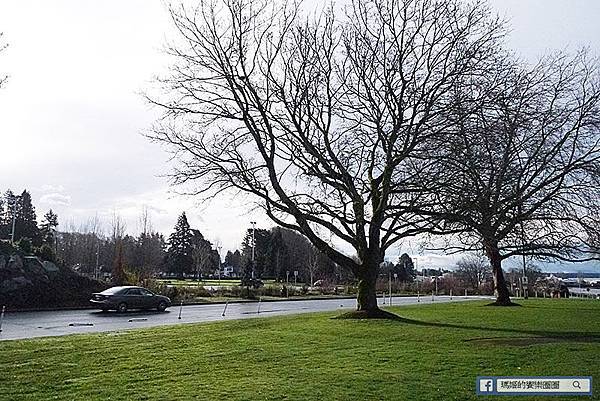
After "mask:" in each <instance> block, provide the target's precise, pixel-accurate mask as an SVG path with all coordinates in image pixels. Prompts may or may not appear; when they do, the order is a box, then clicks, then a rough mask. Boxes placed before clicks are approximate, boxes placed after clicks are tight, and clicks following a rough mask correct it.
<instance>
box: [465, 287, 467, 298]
mask: <svg viewBox="0 0 600 401" xmlns="http://www.w3.org/2000/svg"><path fill="white" fill-rule="evenodd" d="M466 297H467V289H466V288H465V298H466Z"/></svg>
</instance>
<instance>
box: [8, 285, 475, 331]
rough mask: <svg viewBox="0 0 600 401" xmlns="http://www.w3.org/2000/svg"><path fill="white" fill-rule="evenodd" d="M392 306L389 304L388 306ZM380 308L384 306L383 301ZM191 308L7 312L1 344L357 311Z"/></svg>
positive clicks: (400, 300) (345, 302)
mask: <svg viewBox="0 0 600 401" xmlns="http://www.w3.org/2000/svg"><path fill="white" fill-rule="evenodd" d="M473 299H481V297H471V296H469V297H464V296H459V297H456V296H455V297H453V299H452V300H450V297H447V296H438V297H435V301H434V302H459V301H465V300H473ZM418 301H420V303H421V304H428V303H431V302H432V299H431V296H428V297H421V298H420V299H419V300H417V298H416V297H394V298H393V299H392V304H393V305H410V304H416V303H418ZM388 303H389V302H388ZM380 304H381V306H384V305H383V301H382V298H380ZM224 308H225V304H210V305H189V306H184V307H182V308H181V319H179V312H180V308H179V306H172V307H170V308H169V309H167V311H166V312H149V311H139V312H135V311H132V312H127V313H123V314H121V313H116V312H101V311H95V310H90V309H82V310H61V311H44V312H13V313H10V312H7V313H6V314H5V316H4V320H3V322H2V327H1V329H2V331H1V332H0V340H16V339H23V338H34V337H48V336H63V335H68V334H77V333H95V332H105V331H121V330H128V329H134V328H144V327H154V326H165V325H172V324H183V323H197V322H211V321H220V320H232V319H246V318H256V317H267V316H275V315H290V314H297V313H307V312H327V311H340V312H341V311H343V310H344V309H353V308H356V300H355V299H327V300H305V301H276V302H262V303H260V311H259V303H258V302H253V303H232V304H229V305H228V306H227V310H226V312H225V316H222V314H223V311H224Z"/></svg>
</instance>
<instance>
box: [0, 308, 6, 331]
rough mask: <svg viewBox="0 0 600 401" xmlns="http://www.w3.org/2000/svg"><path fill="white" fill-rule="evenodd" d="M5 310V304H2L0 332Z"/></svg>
mask: <svg viewBox="0 0 600 401" xmlns="http://www.w3.org/2000/svg"><path fill="white" fill-rule="evenodd" d="M5 311H6V305H2V312H1V313H0V333H2V321H3V320H4V312H5Z"/></svg>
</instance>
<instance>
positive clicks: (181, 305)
mask: <svg viewBox="0 0 600 401" xmlns="http://www.w3.org/2000/svg"><path fill="white" fill-rule="evenodd" d="M182 309H183V301H181V304H179V317H178V318H177V319H179V320H181V310H182Z"/></svg>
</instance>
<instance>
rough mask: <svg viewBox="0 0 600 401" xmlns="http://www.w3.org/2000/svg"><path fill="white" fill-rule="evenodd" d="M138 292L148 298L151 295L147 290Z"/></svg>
mask: <svg viewBox="0 0 600 401" xmlns="http://www.w3.org/2000/svg"><path fill="white" fill-rule="evenodd" d="M140 292H141V293H142V295H144V296H150V295H152V293H151V292H150V291H148V290H144V289H141V290H140Z"/></svg>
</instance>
